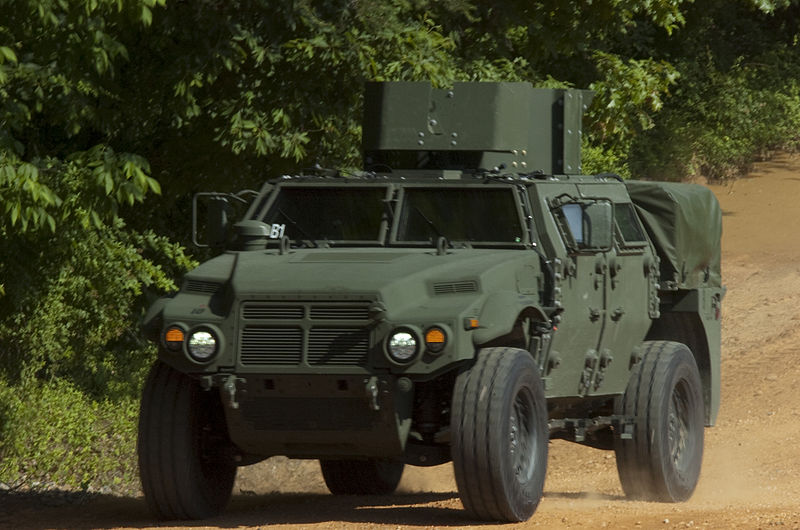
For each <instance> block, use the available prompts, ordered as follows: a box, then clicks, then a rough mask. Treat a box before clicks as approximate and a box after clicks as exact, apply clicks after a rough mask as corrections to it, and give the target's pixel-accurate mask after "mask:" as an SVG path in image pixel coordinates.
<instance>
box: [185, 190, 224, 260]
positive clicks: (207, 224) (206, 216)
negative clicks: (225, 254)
mask: <svg viewBox="0 0 800 530" xmlns="http://www.w3.org/2000/svg"><path fill="white" fill-rule="evenodd" d="M201 197H208V199H207V200H205V201H203V203H204V204H203V206H204V207H203V208H202V210H203V212H202V215H201V213H200V209H201V208H200V206H201V205H200V203H199V199H200V198H201ZM230 213H231V205H230V203H229V201H228V197H227V196H226V195H223V194H221V193H198V194H196V195H195V196H194V199H193V200H192V243H194V245H195V246H197V247H199V248H222V247H224V246H225V242H226V240H227V238H228V225H229V221H228V217H229V215H230ZM200 224H202V225H203V226H202V232H204V233H205V241H199V240H198V238H197V235H198V232H200V231H201V228H199V227H198V225H200Z"/></svg>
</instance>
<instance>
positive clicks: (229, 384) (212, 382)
mask: <svg viewBox="0 0 800 530" xmlns="http://www.w3.org/2000/svg"><path fill="white" fill-rule="evenodd" d="M237 383H241V384H245V383H247V380H246V379H242V378H241V377H236V376H235V375H233V374H215V375H207V376H205V377H203V378H202V379H201V380H200V386H201V387H202V388H203V390H211V389H212V388H213V387H215V386H219V387H220V389H221V390H222V391H221V392H220V396H221V397H222V403H223V404H224V405H225V406H226V407H230V408H232V409H234V410H235V409H238V408H239V402H238V401H237V400H236V393H237V392H238V390H239V389H238V388H236V384H237ZM242 391H243V392H244V391H245V390H242Z"/></svg>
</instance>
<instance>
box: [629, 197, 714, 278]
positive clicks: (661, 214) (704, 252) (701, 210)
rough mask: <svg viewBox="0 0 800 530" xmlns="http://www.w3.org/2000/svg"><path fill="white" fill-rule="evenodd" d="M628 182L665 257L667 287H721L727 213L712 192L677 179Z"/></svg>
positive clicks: (663, 261)
mask: <svg viewBox="0 0 800 530" xmlns="http://www.w3.org/2000/svg"><path fill="white" fill-rule="evenodd" d="M626 185H627V187H628V192H629V193H630V196H631V199H632V200H633V204H634V206H635V207H636V210H637V211H638V212H639V217H640V218H641V219H642V222H643V223H644V225H645V228H646V229H647V232H648V233H649V234H650V239H651V240H652V241H653V244H654V245H655V247H656V251H657V252H658V255H659V257H660V258H661V278H660V283H661V288H662V289H671V290H674V289H697V288H698V287H720V283H721V277H720V236H721V235H722V213H721V211H720V208H719V203H718V202H717V198H716V197H714V194H713V193H712V192H711V190H709V189H708V188H705V187H703V186H700V185H697V184H682V183H674V182H645V181H628V182H626Z"/></svg>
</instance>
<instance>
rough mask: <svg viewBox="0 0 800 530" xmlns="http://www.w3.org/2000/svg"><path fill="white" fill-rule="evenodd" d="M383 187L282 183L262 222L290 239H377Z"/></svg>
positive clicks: (384, 197) (279, 234) (381, 212)
mask: <svg viewBox="0 0 800 530" xmlns="http://www.w3.org/2000/svg"><path fill="white" fill-rule="evenodd" d="M386 191H387V190H386V187H383V186H372V187H347V188H332V187H328V186H326V187H317V186H308V187H294V186H283V187H281V189H280V190H279V192H278V195H277V197H275V200H274V201H273V203H272V205H271V206H270V208H269V210H268V211H267V214H266V215H265V216H264V219H263V221H264V222H265V223H267V224H268V225H271V230H272V232H273V233H274V234H277V236H278V237H282V236H287V237H288V238H289V239H291V240H292V241H295V240H311V241H362V242H373V243H374V242H377V241H379V240H380V239H381V228H382V227H381V221H382V220H383V213H384V202H383V201H384V200H385V199H386Z"/></svg>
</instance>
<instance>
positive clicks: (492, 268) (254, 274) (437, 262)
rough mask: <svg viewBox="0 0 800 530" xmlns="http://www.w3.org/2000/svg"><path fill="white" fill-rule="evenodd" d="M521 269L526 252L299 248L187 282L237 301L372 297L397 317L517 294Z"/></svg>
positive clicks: (231, 259)
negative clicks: (219, 287) (437, 303)
mask: <svg viewBox="0 0 800 530" xmlns="http://www.w3.org/2000/svg"><path fill="white" fill-rule="evenodd" d="M526 267H527V268H530V267H533V268H535V269H536V270H537V271H538V256H537V255H536V254H535V253H534V252H532V251H526V250H524V249H457V250H452V251H448V252H447V253H446V254H444V255H437V253H436V251H435V250H433V249H368V250H365V249H357V250H355V249H302V250H297V251H292V252H289V253H286V254H279V253H277V252H241V253H231V254H225V255H222V256H218V257H217V258H215V259H213V260H210V261H209V262H207V263H204V264H203V265H201V266H200V267H198V268H197V269H195V270H194V271H192V272H191V273H189V274H188V275H187V281H206V282H215V283H227V282H228V280H230V281H229V284H228V289H230V290H232V291H233V294H234V296H235V298H238V299H255V298H259V297H260V296H264V297H269V298H273V297H280V298H284V299H292V298H306V297H317V296H328V297H332V298H333V299H335V298H340V299H345V298H346V297H349V296H354V295H365V296H371V297H372V296H376V295H377V296H378V298H379V299H381V300H383V301H386V302H390V303H391V305H392V309H393V310H395V311H396V310H399V309H401V308H402V307H405V306H414V305H417V306H419V304H420V303H423V301H424V300H425V299H430V298H433V297H437V296H439V295H443V294H468V293H482V292H484V293H485V292H492V291H496V290H499V289H512V290H516V288H517V278H518V276H519V274H518V271H519V270H521V269H522V268H526ZM500 269H508V271H507V272H504V271H503V270H500ZM528 270H530V269H528ZM526 276H528V277H530V276H531V275H530V274H526ZM533 276H535V274H534V275H533ZM395 311H392V312H395Z"/></svg>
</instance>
